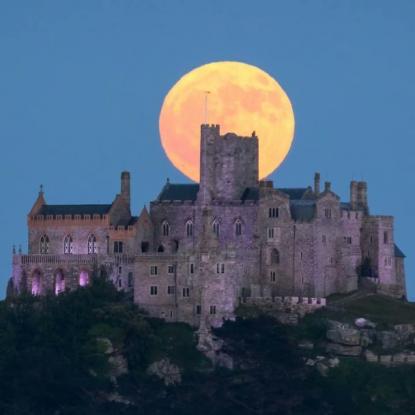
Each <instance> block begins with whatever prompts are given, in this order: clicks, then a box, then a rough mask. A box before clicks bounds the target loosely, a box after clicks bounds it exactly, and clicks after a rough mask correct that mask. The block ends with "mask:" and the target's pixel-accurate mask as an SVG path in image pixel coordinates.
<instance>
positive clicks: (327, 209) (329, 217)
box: [324, 208, 331, 219]
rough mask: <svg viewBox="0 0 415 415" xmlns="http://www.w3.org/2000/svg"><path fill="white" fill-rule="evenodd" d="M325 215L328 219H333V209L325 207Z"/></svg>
mask: <svg viewBox="0 0 415 415" xmlns="http://www.w3.org/2000/svg"><path fill="white" fill-rule="evenodd" d="M324 216H325V217H326V218H327V219H331V209H329V208H326V209H324Z"/></svg>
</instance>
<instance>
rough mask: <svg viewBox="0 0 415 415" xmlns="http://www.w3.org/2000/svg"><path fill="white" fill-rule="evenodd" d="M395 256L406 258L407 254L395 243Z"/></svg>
mask: <svg viewBox="0 0 415 415" xmlns="http://www.w3.org/2000/svg"><path fill="white" fill-rule="evenodd" d="M395 257H397V258H405V254H404V253H403V252H402V251H401V250H400V249H399V248H398V245H396V244H395Z"/></svg>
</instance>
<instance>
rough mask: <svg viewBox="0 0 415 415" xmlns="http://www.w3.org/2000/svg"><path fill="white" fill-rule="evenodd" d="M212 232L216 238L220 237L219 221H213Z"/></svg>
mask: <svg viewBox="0 0 415 415" xmlns="http://www.w3.org/2000/svg"><path fill="white" fill-rule="evenodd" d="M212 230H213V233H214V234H215V235H216V236H219V232H220V224H219V221H218V220H217V219H215V220H214V221H213V224H212Z"/></svg>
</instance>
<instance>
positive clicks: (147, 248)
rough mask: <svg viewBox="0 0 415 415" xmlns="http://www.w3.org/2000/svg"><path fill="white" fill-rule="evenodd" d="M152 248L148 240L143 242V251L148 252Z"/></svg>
mask: <svg viewBox="0 0 415 415" xmlns="http://www.w3.org/2000/svg"><path fill="white" fill-rule="evenodd" d="M149 248H150V244H149V243H148V242H146V241H143V242H141V252H143V253H145V252H148V250H149Z"/></svg>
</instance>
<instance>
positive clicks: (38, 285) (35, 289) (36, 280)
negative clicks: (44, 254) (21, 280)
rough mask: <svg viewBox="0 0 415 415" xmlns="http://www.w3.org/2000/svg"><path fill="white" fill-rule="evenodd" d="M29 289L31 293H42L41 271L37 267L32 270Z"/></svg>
mask: <svg viewBox="0 0 415 415" xmlns="http://www.w3.org/2000/svg"><path fill="white" fill-rule="evenodd" d="M30 291H31V293H32V295H40V294H41V293H42V273H41V272H40V270H38V269H36V270H35V271H33V274H32V286H31V290H30Z"/></svg>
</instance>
